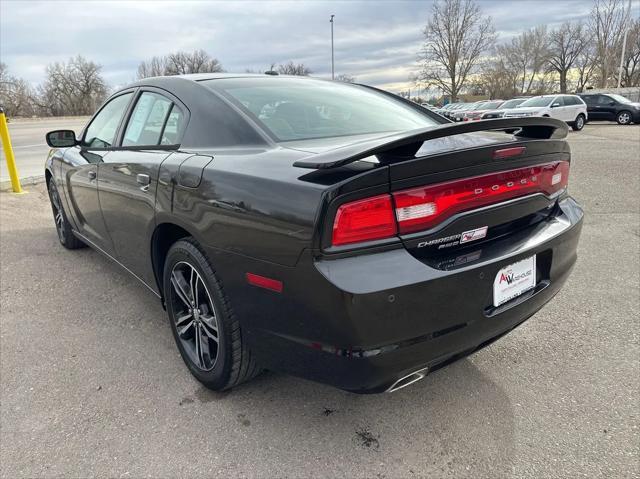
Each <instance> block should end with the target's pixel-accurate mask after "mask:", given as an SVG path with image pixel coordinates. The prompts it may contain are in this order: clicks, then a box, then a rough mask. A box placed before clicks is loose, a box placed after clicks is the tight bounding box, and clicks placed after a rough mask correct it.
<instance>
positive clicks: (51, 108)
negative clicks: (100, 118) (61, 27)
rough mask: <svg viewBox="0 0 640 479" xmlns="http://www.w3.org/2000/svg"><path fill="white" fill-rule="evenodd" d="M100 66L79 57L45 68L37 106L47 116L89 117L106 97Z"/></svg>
mask: <svg viewBox="0 0 640 479" xmlns="http://www.w3.org/2000/svg"><path fill="white" fill-rule="evenodd" d="M101 69H102V67H101V66H100V65H98V64H97V63H94V62H92V61H89V60H86V59H85V58H83V57H82V56H80V55H78V56H77V57H75V58H71V59H70V60H69V61H68V62H67V63H64V62H62V63H59V62H56V63H52V64H49V65H48V66H47V69H46V75H47V77H46V79H45V81H44V83H43V84H42V85H40V87H39V89H38V99H37V103H38V105H39V107H40V108H41V109H42V110H44V113H45V114H50V115H56V116H57V115H88V114H90V113H93V112H94V111H95V110H96V108H97V107H98V105H100V104H101V103H102V102H103V101H104V98H105V97H106V95H107V86H106V84H105V81H104V79H103V78H102V76H101V75H100V70H101Z"/></svg>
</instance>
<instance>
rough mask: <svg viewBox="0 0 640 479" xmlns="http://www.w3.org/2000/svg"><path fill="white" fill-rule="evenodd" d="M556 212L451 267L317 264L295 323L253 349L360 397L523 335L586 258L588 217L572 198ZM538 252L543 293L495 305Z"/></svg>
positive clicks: (388, 262)
mask: <svg viewBox="0 0 640 479" xmlns="http://www.w3.org/2000/svg"><path fill="white" fill-rule="evenodd" d="M557 211H558V212H557V214H556V215H555V216H554V217H553V218H551V219H549V220H548V221H545V222H543V224H539V225H536V226H535V227H533V230H532V231H529V232H527V235H526V236H523V237H522V239H521V240H510V242H509V244H508V246H506V247H505V245H502V247H501V248H494V249H493V250H492V249H491V247H487V248H485V251H482V250H481V251H480V252H479V253H477V252H474V254H473V255H472V256H471V257H472V258H473V259H470V260H468V261H466V262H464V263H462V264H461V265H459V266H451V265H449V266H448V267H447V268H446V269H439V268H436V267H432V266H428V265H426V264H425V263H424V262H422V261H420V260H418V259H416V258H414V257H413V256H412V255H411V254H409V252H407V251H406V250H405V249H395V250H391V251H386V252H382V253H376V254H369V255H362V256H357V257H350V258H343V259H336V260H318V261H316V262H315V263H314V268H315V276H314V279H313V283H314V284H313V285H311V284H309V283H308V280H306V279H303V278H302V277H300V278H298V279H297V280H295V279H293V278H292V279H291V282H295V283H296V284H292V286H291V288H290V290H291V291H290V292H291V297H295V298H296V299H295V301H294V300H292V299H286V298H284V297H283V298H282V299H281V300H280V301H282V302H283V303H282V306H281V308H280V309H279V311H280V312H281V314H286V315H287V316H288V318H287V321H280V322H279V321H278V320H277V319H275V318H274V319H272V321H270V326H268V327H265V326H266V324H264V323H263V324H262V325H259V324H256V327H254V328H251V330H250V337H251V343H252V348H253V349H254V350H255V351H256V353H257V354H258V356H259V357H261V358H262V359H263V362H264V363H265V365H266V366H267V367H269V368H273V369H277V370H282V371H285V372H288V373H291V374H295V375H299V376H302V377H305V378H308V379H312V380H315V381H319V382H323V383H328V384H331V385H334V386H336V387H339V388H342V389H346V390H350V391H353V392H361V393H370V392H382V391H385V390H387V389H388V388H389V387H390V386H391V385H392V384H393V383H394V382H396V381H397V380H398V379H399V378H401V377H403V376H406V375H407V374H410V373H412V372H414V371H416V370H420V369H423V368H427V370H428V371H429V372H431V371H434V370H435V369H438V368H439V367H441V366H443V365H446V364H449V363H450V362H452V361H454V360H456V359H459V358H460V357H463V356H465V355H467V354H470V353H472V352H474V351H476V350H478V349H479V348H482V347H484V346H486V345H487V344H489V343H490V342H492V341H493V340H495V339H497V338H498V337H500V336H502V335H503V334H505V333H507V332H509V331H510V330H512V329H513V328H515V327H517V326H518V325H520V324H521V323H522V322H523V321H525V320H526V319H528V318H529V317H530V316H532V315H533V314H534V313H536V312H537V311H538V310H539V309H540V308H542V306H544V304H545V303H547V302H548V301H549V300H550V299H551V298H553V296H554V295H555V294H556V293H557V292H558V291H559V290H560V288H561V287H562V285H563V284H564V282H565V280H566V279H567V277H568V276H569V274H570V271H571V269H572V267H573V265H574V263H575V261H576V258H577V255H576V250H577V245H578V240H579V236H580V232H581V227H582V218H583V212H582V209H581V208H580V206H579V205H578V204H577V203H576V202H575V201H574V200H573V199H572V198H569V197H568V198H565V199H563V200H562V201H561V202H560V203H559V205H558V210H557ZM533 254H536V255H537V258H538V261H537V263H538V271H537V286H536V288H535V289H533V290H531V291H529V292H527V293H525V294H524V295H522V296H520V297H518V298H516V299H514V300H512V301H510V302H509V303H506V304H504V305H502V306H500V307H499V308H494V307H492V302H493V281H494V278H495V276H496V274H497V272H498V271H499V270H500V269H501V268H503V267H505V266H507V265H510V264H513V263H515V262H517V261H519V260H521V259H524V258H526V257H529V256H531V255H533ZM295 269H298V268H295ZM318 275H320V278H318ZM306 276H308V272H307V273H306ZM288 282H289V280H286V281H285V285H286V284H290V283H288ZM292 301H294V302H293V303H292Z"/></svg>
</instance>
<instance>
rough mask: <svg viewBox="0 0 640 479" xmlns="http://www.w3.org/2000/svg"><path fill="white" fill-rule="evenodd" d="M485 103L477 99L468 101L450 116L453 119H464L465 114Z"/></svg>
mask: <svg viewBox="0 0 640 479" xmlns="http://www.w3.org/2000/svg"><path fill="white" fill-rule="evenodd" d="M483 103H484V100H483V101H476V102H474V103H466V104H465V105H464V106H462V107H461V108H458V109H457V110H456V111H454V112H452V113H451V116H450V118H451V119H452V120H453V121H462V119H463V118H464V115H465V114H466V113H467V112H468V111H471V110H474V109H476V108H479V107H480V105H482V104H483Z"/></svg>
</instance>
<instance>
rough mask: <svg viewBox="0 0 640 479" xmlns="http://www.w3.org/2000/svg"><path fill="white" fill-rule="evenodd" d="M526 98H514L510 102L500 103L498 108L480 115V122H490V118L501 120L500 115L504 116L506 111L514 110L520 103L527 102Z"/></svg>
mask: <svg viewBox="0 0 640 479" xmlns="http://www.w3.org/2000/svg"><path fill="white" fill-rule="evenodd" d="M527 100H528V98H514V99H512V100H507V101H505V102H504V103H502V104H501V105H500V106H499V107H498V108H496V109H495V110H486V111H484V112H483V113H482V116H481V117H480V118H481V119H482V120H490V119H492V118H502V115H504V112H505V111H507V110H508V109H510V108H515V107H517V106H518V105H520V104H521V103H523V102H525V101H527Z"/></svg>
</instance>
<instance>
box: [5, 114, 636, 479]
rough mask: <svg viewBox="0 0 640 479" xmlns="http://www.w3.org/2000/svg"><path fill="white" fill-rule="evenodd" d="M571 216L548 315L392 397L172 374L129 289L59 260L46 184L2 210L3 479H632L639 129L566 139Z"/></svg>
mask: <svg viewBox="0 0 640 479" xmlns="http://www.w3.org/2000/svg"><path fill="white" fill-rule="evenodd" d="M569 141H570V143H571V146H572V149H573V154H574V162H573V166H572V170H571V178H570V189H571V191H572V194H573V195H574V196H575V197H576V199H577V200H578V201H580V202H581V203H582V205H583V206H584V208H585V210H586V215H587V216H586V219H585V225H584V229H583V233H582V241H581V244H580V251H579V260H578V264H577V266H576V268H575V270H574V273H573V276H572V277H571V278H570V279H569V281H568V283H567V284H566V286H565V288H564V289H563V290H562V291H561V292H560V293H559V294H558V295H557V296H556V298H555V300H554V301H552V302H551V303H550V304H549V305H547V306H546V307H545V308H544V309H543V310H542V311H540V312H539V313H538V314H537V315H535V316H534V317H533V318H532V319H531V320H529V322H528V323H526V324H525V325H524V326H522V327H520V328H518V329H517V330H516V331H514V332H513V333H511V334H510V335H508V336H506V337H505V338H503V339H501V340H500V341H498V342H497V343H494V344H493V345H492V346H490V347H489V348H487V349H484V350H483V351H481V352H479V353H477V354H475V355H474V356H472V357H470V358H468V359H465V360H462V361H459V362H458V363H455V364H453V365H451V366H449V367H447V368H445V369H442V370H440V371H438V372H436V373H434V374H433V375H431V376H428V377H427V378H426V379H425V380H423V381H421V382H419V383H417V384H415V385H414V386H412V387H409V388H406V389H403V390H401V391H399V392H397V393H394V394H390V395H389V394H386V395H374V396H358V395H353V394H349V393H345V392H341V391H338V390H335V389H332V388H330V387H327V386H323V385H319V384H314V383H311V382H308V381H304V380H301V379H296V378H292V377H288V376H284V375H280V374H275V373H267V374H264V375H262V376H260V377H259V378H257V379H256V380H254V381H253V382H251V383H249V384H246V385H244V386H242V387H239V388H237V389H235V390H233V391H231V392H228V393H225V394H216V393H212V392H210V391H208V390H205V389H203V388H202V387H201V386H200V385H199V383H197V382H196V381H195V380H193V379H192V378H191V376H190V375H189V373H188V371H187V369H186V368H185V366H184V365H183V364H182V361H181V359H180V357H179V355H178V352H177V349H176V347H175V345H174V343H173V338H172V336H171V332H170V329H169V326H168V324H167V322H166V319H165V314H164V312H163V310H162V308H161V306H160V304H159V302H158V301H157V299H155V298H154V297H153V296H152V295H151V294H150V293H148V292H147V290H146V289H145V288H144V286H141V285H139V284H138V283H137V282H136V281H135V280H134V279H132V278H131V277H130V276H128V275H127V273H125V272H123V271H121V270H120V269H119V268H118V267H117V266H115V265H112V264H111V263H110V262H109V261H108V260H106V259H104V258H103V257H102V256H100V255H99V254H98V253H95V252H93V251H91V250H89V249H85V250H80V251H76V252H70V251H66V250H64V249H63V248H62V247H61V246H60V245H59V244H58V242H57V238H56V234H55V230H54V227H53V220H52V218H51V213H50V209H49V205H48V201H47V198H46V194H45V189H44V187H43V185H38V186H33V187H29V188H28V194H26V195H12V194H10V193H0V263H1V276H0V284H1V293H0V301H1V315H0V348H1V349H0V354H1V356H0V373H1V376H0V387H1V393H0V394H1V397H0V399H1V403H0V474H1V475H2V477H6V478H15V477H80V476H82V477H87V476H103V477H106V476H109V477H176V476H183V477H184V476H189V477H190V476H196V475H199V476H220V477H276V476H278V477H314V476H315V477H374V478H375V477H386V478H391V477H402V478H407V477H408V478H411V477H438V478H440V477H470V478H483V477H487V478H489V477H490V478H497V477H514V478H552V477H559V478H560V477H561V478H566V477H588V478H595V477H603V478H614V477H615V478H618V477H640V466H639V457H640V439H639V438H640V435H639V430H638V425H639V421H638V415H639V411H640V407H639V406H640V405H639V397H640V394H639V393H640V391H639V388H640V381H639V379H640V378H639V368H638V366H639V362H640V354H639V353H640V348H639V341H638V332H639V328H638V324H639V322H638V318H639V309H640V308H639V303H640V284H639V280H640V274H639V272H640V267H639V266H640V265H639V261H640V254H639V253H640V251H639V250H640V225H639V218H640V163H639V162H640V155H639V152H640V126H630V127H619V126H617V125H613V124H603V125H587V127H586V128H585V129H584V130H583V131H582V132H580V133H571V134H570V136H569Z"/></svg>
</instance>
